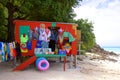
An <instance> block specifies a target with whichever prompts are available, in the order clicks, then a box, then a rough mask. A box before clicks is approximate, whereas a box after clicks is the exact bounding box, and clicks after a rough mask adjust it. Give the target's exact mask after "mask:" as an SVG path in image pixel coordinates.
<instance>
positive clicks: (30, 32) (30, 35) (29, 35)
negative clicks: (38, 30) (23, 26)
mask: <svg viewBox="0 0 120 80" xmlns="http://www.w3.org/2000/svg"><path fill="white" fill-rule="evenodd" d="M32 34H33V31H32V30H29V32H28V37H29V40H30V41H31V40H32Z"/></svg>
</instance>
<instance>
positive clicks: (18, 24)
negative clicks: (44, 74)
mask: <svg viewBox="0 0 120 80" xmlns="http://www.w3.org/2000/svg"><path fill="white" fill-rule="evenodd" d="M14 24H15V42H18V43H19V44H20V46H22V47H21V49H22V56H30V58H29V59H28V60H26V61H25V62H23V63H21V64H20V65H18V66H17V67H16V68H15V69H14V71H15V70H23V69H25V68H26V67H27V66H28V65H30V64H32V63H34V62H35V60H36V59H37V58H38V57H63V58H64V70H65V63H66V56H69V55H73V56H74V57H76V55H77V40H76V37H77V30H76V27H77V25H76V24H74V23H63V22H46V21H27V20H15V21H14ZM40 28H42V29H43V28H44V29H46V33H48V32H49V31H50V34H51V35H50V36H49V37H48V38H47V39H49V41H48V43H49V46H48V47H47V48H51V47H50V46H51V45H52V46H53V47H55V48H54V49H52V53H51V54H48V53H46V54H39V53H38V54H36V52H35V48H36V46H37V42H38V40H39V39H42V38H41V37H40V33H39V30H40ZM52 30H53V31H52ZM36 31H38V32H37V33H36ZM47 31H48V32H47ZM60 31H61V32H63V33H66V34H65V35H64V36H62V38H61V39H58V38H59V37H58V35H59V32H60ZM52 32H53V33H52ZM54 32H57V33H54ZM63 33H62V34H63ZM34 34H36V35H35V36H34ZM55 34H56V35H57V36H56V37H55V38H56V39H55V40H54V41H53V40H52V42H51V36H53V35H55ZM66 37H68V38H67V39H68V40H67V41H69V42H70V44H66V45H67V47H70V54H67V55H60V54H59V49H60V46H61V44H60V41H62V42H63V43H64V38H66ZM29 41H30V43H29V45H28V47H26V46H27V43H28V42H29ZM58 41H59V42H58ZM24 43H26V44H24ZM63 43H62V48H64V47H66V46H64V45H65V43H64V44H63ZM38 45H39V44H38ZM56 47H57V48H56ZM29 48H30V49H29Z"/></svg>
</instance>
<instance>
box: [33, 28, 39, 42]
mask: <svg viewBox="0 0 120 80" xmlns="http://www.w3.org/2000/svg"><path fill="white" fill-rule="evenodd" d="M32 33H33V39H35V40H38V39H39V29H38V27H35V28H34V30H33V32H32Z"/></svg>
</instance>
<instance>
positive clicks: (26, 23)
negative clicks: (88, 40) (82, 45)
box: [14, 20, 77, 56]
mask: <svg viewBox="0 0 120 80" xmlns="http://www.w3.org/2000/svg"><path fill="white" fill-rule="evenodd" d="M41 23H43V24H45V27H46V28H47V27H50V26H52V22H44V21H26V20H15V21H14V24H15V41H16V42H20V37H19V27H20V26H30V29H31V30H32V29H34V28H35V27H36V26H40V24H41ZM56 26H57V27H60V28H62V29H63V30H67V31H68V32H70V33H71V34H72V36H73V37H74V38H76V30H75V29H73V24H71V23H61V22H56ZM35 44H36V40H32V50H29V51H28V53H23V54H22V55H23V56H33V55H34V48H35V46H36V45H35ZM72 54H73V55H76V54H77V44H76V40H75V41H73V42H72Z"/></svg>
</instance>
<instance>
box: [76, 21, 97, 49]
mask: <svg viewBox="0 0 120 80" xmlns="http://www.w3.org/2000/svg"><path fill="white" fill-rule="evenodd" d="M75 22H76V23H77V24H78V27H77V29H78V30H81V41H82V44H81V49H83V50H89V49H91V48H93V46H94V45H95V35H94V33H93V23H92V22H88V19H79V20H77V21H75Z"/></svg>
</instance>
